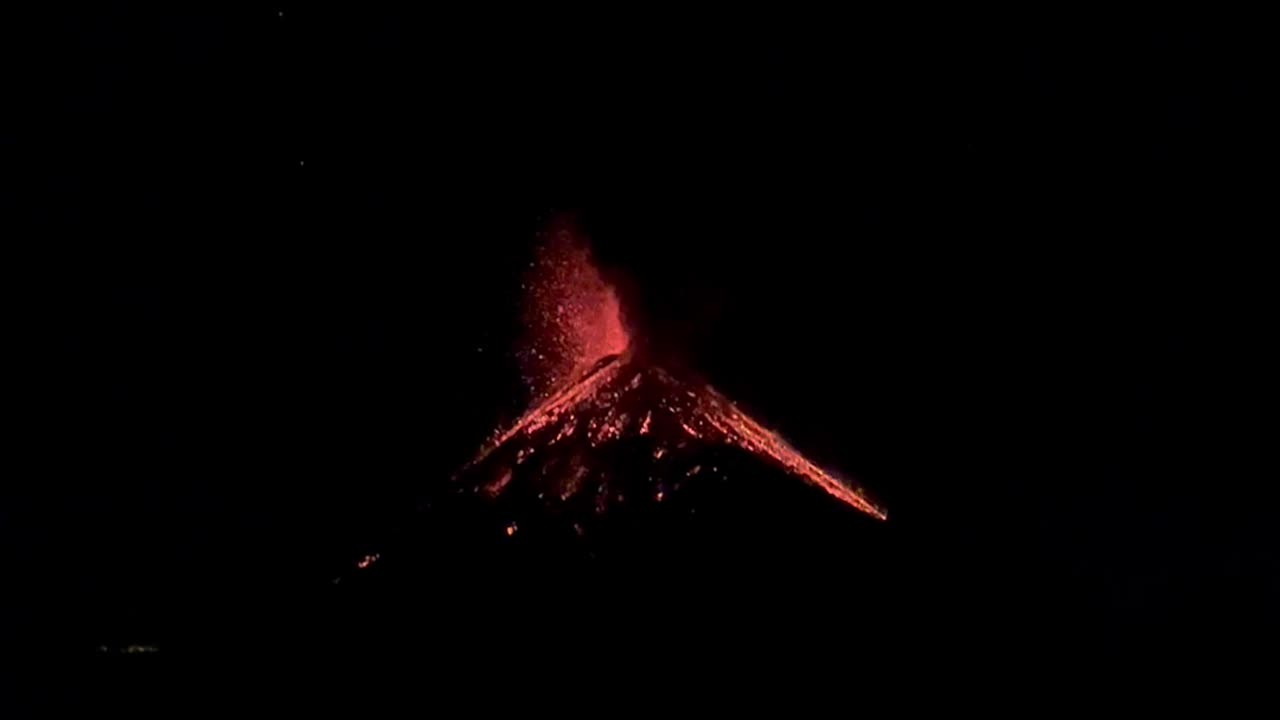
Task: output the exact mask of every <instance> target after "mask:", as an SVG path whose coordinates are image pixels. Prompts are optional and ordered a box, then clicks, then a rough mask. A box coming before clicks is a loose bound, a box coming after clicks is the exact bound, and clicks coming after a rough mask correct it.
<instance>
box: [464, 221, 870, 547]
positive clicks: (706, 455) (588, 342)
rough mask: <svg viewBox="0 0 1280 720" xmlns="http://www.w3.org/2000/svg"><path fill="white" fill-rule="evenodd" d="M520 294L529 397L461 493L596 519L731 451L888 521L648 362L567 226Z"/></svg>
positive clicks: (484, 452) (651, 496) (660, 497)
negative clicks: (526, 405)
mask: <svg viewBox="0 0 1280 720" xmlns="http://www.w3.org/2000/svg"><path fill="white" fill-rule="evenodd" d="M524 287H525V294H526V298H525V308H524V313H525V317H524V319H525V327H526V328H527V337H526V338H525V341H524V343H523V347H522V348H521V349H520V350H519V352H518V353H517V355H518V357H519V359H520V360H521V365H522V372H523V373H524V377H525V382H526V384H527V386H528V387H529V389H530V391H531V396H532V397H533V398H534V400H533V403H532V406H531V407H530V409H529V410H528V411H527V412H525V413H524V415H522V416H521V417H520V418H519V419H518V420H516V421H515V422H514V423H513V424H512V425H510V426H509V427H506V428H500V429H499V430H497V431H495V433H494V434H493V436H492V437H491V439H490V440H489V441H488V442H487V443H485V445H484V446H483V447H482V448H481V450H480V451H479V453H478V454H477V455H476V457H475V458H474V459H473V460H471V461H470V462H469V463H467V465H465V466H464V467H463V468H462V469H461V470H460V471H459V472H458V473H457V474H456V475H455V476H454V481H455V482H456V483H459V485H460V486H459V491H463V492H465V491H472V492H475V493H478V494H483V495H485V496H488V497H491V498H495V499H496V498H512V497H520V498H521V499H522V500H528V501H530V502H534V503H540V504H542V505H545V506H547V508H548V509H549V510H553V511H555V512H568V513H569V514H576V512H577V511H581V512H584V513H592V514H603V513H606V512H607V511H608V508H609V507H610V506H611V505H612V504H614V503H621V502H628V501H632V502H663V501H664V500H666V499H669V498H670V497H671V495H672V493H674V492H678V491H679V490H680V489H681V487H684V486H685V485H686V484H687V483H691V482H697V481H699V480H700V479H701V478H702V477H708V476H715V475H721V476H722V477H723V471H722V469H721V467H722V465H723V466H726V467H727V466H729V465H734V460H733V459H732V458H731V457H729V455H728V453H730V451H736V452H738V454H742V453H745V454H746V455H748V456H752V457H755V458H758V459H763V460H765V461H767V462H769V463H771V464H773V465H775V466H777V467H779V468H781V469H782V470H784V471H785V472H786V473H788V474H790V475H792V476H794V477H798V478H799V479H801V480H804V481H805V482H807V483H809V484H811V485H813V486H816V487H818V488H821V489H822V490H825V491H826V492H827V493H829V494H830V495H832V496H833V497H835V498H837V499H839V500H841V501H843V502H844V503H846V504H848V505H850V506H852V507H854V508H856V509H858V510H861V511H862V512H865V513H868V514H870V515H872V516H874V517H876V518H879V519H884V518H885V517H886V515H885V512H884V511H883V510H881V509H880V508H879V507H877V506H876V505H875V504H874V503H873V502H872V501H871V500H870V499H869V498H868V497H867V495H866V494H865V493H864V492H863V491H862V490H861V489H860V488H858V487H857V486H856V485H853V484H852V483H850V482H848V481H846V480H843V479H840V478H838V477H836V476H834V475H832V474H831V473H829V472H827V471H825V470H823V469H822V468H820V467H818V466H817V465H815V464H814V463H813V462H810V461H809V460H808V459H806V458H805V457H804V456H803V455H801V454H800V453H799V452H798V451H796V450H795V448H793V447H792V446H791V445H789V444H788V443H787V442H786V441H784V440H783V439H782V438H781V437H779V436H778V435H777V434H776V433H774V432H772V431H770V430H768V429H767V428H765V427H763V426H762V425H761V424H760V423H758V422H757V421H755V420H753V419H752V418H750V417H748V416H747V415H746V414H745V413H743V412H742V411H741V410H739V409H738V408H737V407H736V406H735V405H734V404H733V403H732V402H730V401H729V400H728V399H727V398H725V397H724V396H723V395H721V394H720V393H718V392H717V391H716V390H714V389H713V388H711V387H710V386H709V385H707V384H705V383H703V382H700V381H698V380H695V379H692V378H689V377H683V376H680V375H678V374H676V373H675V372H673V371H671V370H669V369H666V368H663V367H660V366H658V365H657V364H655V363H653V362H651V361H650V360H649V359H648V358H647V357H646V356H645V354H644V352H643V351H642V350H640V349H638V348H637V347H636V343H633V342H632V338H631V336H630V334H629V333H628V331H627V329H626V327H625V325H624V323H623V318H622V314H621V305H620V303H619V301H618V297H617V294H616V293H615V291H614V289H613V288H612V287H611V286H610V285H609V284H608V283H606V282H605V281H604V279H603V278H602V277H601V275H600V272H599V271H598V269H597V268H596V266H595V265H594V264H593V263H592V260H591V255H590V253H589V251H588V250H587V248H586V246H585V244H583V243H582V241H581V240H580V239H579V238H578V236H577V234H576V233H575V232H574V231H573V230H572V229H571V228H570V227H568V226H560V227H558V228H556V229H554V230H553V231H552V232H550V233H548V234H547V235H544V236H543V237H542V238H541V242H540V245H539V248H538V250H537V252H536V257H535V260H534V262H533V263H532V264H531V266H530V272H529V275H528V277H527V278H526V281H525V286H524ZM535 498H536V500H535ZM514 531H515V527H514V525H512V526H510V527H508V533H512V532H514Z"/></svg>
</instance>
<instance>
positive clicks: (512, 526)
mask: <svg viewBox="0 0 1280 720" xmlns="http://www.w3.org/2000/svg"><path fill="white" fill-rule="evenodd" d="M515 534H516V524H515V523H511V524H510V525H508V526H507V537H511V536H512V535H515Z"/></svg>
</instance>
